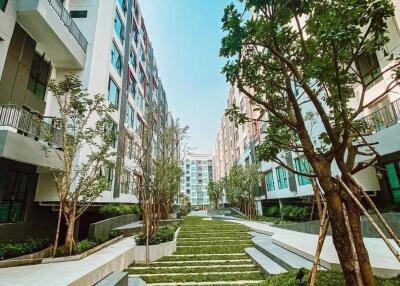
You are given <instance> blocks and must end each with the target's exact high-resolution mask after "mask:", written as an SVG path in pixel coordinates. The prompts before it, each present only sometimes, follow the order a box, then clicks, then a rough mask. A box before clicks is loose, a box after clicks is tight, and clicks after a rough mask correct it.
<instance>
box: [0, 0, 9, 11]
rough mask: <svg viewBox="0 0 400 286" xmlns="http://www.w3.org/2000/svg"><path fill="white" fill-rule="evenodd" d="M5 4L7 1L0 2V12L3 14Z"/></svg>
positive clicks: (1, 0)
mask: <svg viewBox="0 0 400 286" xmlns="http://www.w3.org/2000/svg"><path fill="white" fill-rule="evenodd" d="M7 2H8V0H0V10H1V11H3V12H4V11H5V10H6V6H7Z"/></svg>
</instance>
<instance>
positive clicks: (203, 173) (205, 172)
mask: <svg viewBox="0 0 400 286" xmlns="http://www.w3.org/2000/svg"><path fill="white" fill-rule="evenodd" d="M181 168H182V171H183V175H182V177H181V193H183V194H185V195H187V196H188V197H189V198H190V203H191V206H192V209H197V208H198V209H201V210H207V208H208V204H209V200H208V194H207V186H208V183H209V182H211V181H212V180H213V157H212V155H211V154H195V153H188V154H187V155H186V156H185V157H184V158H183V160H182V161H181Z"/></svg>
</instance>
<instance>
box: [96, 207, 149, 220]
mask: <svg viewBox="0 0 400 286" xmlns="http://www.w3.org/2000/svg"><path fill="white" fill-rule="evenodd" d="M99 213H101V214H102V215H104V216H105V217H107V218H112V217H116V216H121V215H126V214H139V213H141V209H140V206H138V205H133V204H107V205H104V206H102V207H101V208H100V209H99Z"/></svg>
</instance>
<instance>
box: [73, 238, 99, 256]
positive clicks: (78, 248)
mask: <svg viewBox="0 0 400 286" xmlns="http://www.w3.org/2000/svg"><path fill="white" fill-rule="evenodd" d="M96 245H97V243H96V242H94V241H91V240H88V239H85V240H81V241H78V242H77V243H76V244H75V247H74V252H75V254H81V253H84V252H85V251H86V250H89V249H91V248H93V247H95V246H96Z"/></svg>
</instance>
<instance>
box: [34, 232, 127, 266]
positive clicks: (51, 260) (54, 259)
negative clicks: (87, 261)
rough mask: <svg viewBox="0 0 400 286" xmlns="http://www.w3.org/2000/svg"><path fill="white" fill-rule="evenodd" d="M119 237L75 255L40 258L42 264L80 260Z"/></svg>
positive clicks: (117, 238)
mask: <svg viewBox="0 0 400 286" xmlns="http://www.w3.org/2000/svg"><path fill="white" fill-rule="evenodd" d="M121 238H123V236H122V235H121V236H118V237H116V238H113V239H111V240H109V241H106V242H104V243H103V244H100V245H97V246H95V247H93V248H91V249H89V250H87V251H85V252H83V253H81V254H77V255H71V256H64V257H49V258H44V259H43V260H42V263H43V264H47V263H55V262H65V261H76V260H81V259H82V258H85V257H86V256H89V255H91V254H93V253H95V252H97V251H99V250H102V249H103V248H105V247H107V246H109V245H111V244H113V243H115V242H117V241H118V240H120V239H121Z"/></svg>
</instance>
